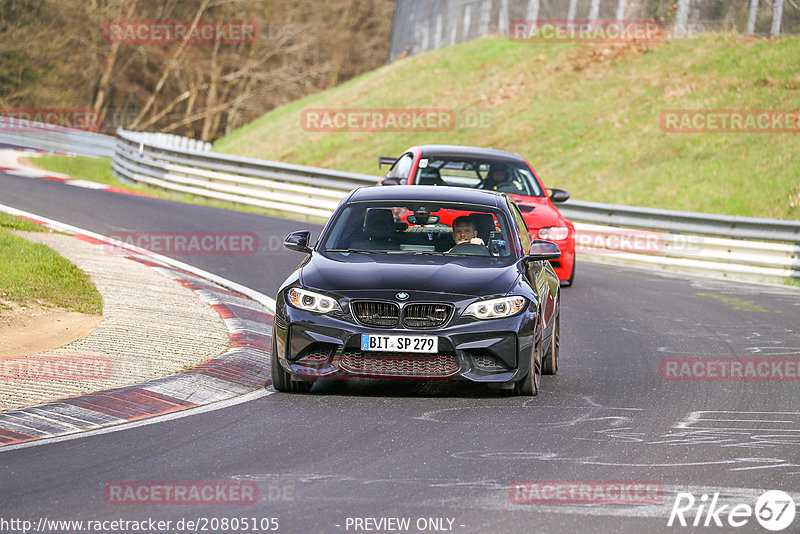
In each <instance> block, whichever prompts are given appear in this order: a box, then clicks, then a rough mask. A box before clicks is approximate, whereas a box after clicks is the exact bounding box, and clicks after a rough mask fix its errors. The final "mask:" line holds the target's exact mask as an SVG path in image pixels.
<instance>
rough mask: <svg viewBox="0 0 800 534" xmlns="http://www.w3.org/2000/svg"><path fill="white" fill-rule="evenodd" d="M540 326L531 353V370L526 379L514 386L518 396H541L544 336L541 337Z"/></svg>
mask: <svg viewBox="0 0 800 534" xmlns="http://www.w3.org/2000/svg"><path fill="white" fill-rule="evenodd" d="M539 330H541V327H540V326H537V332H536V335H534V338H535V340H534V342H533V350H532V351H531V368H530V371H528V374H526V375H525V378H523V379H522V380H520V381H519V382H517V383H516V385H515V386H514V392H515V393H516V394H517V395H522V396H524V397H533V396H535V395H538V394H539V385H540V384H541V382H542V336H541V335H540V332H539Z"/></svg>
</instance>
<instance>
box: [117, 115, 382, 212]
mask: <svg viewBox="0 0 800 534" xmlns="http://www.w3.org/2000/svg"><path fill="white" fill-rule="evenodd" d="M117 135H118V138H117V146H116V150H115V153H114V159H113V161H112V169H113V171H114V173H115V174H116V175H117V176H119V177H120V178H122V179H123V180H129V181H134V182H142V183H146V184H150V185H154V186H156V187H161V188H164V189H168V190H172V191H179V192H183V193H190V194H193V195H198V196H201V197H205V198H212V199H217V200H226V201H230V202H236V203H240V204H247V205H250V206H257V207H260V208H266V209H270V210H274V211H279V212H285V213H291V214H292V215H294V216H304V215H305V216H308V217H311V218H316V219H327V218H328V217H329V216H330V214H331V213H332V212H333V210H334V208H335V207H336V205H337V204H338V203H339V201H340V200H341V199H342V198H343V197H344V196H345V195H346V194H347V193H348V192H349V191H351V190H352V189H355V188H356V187H360V186H365V185H374V184H375V183H377V181H378V178H377V177H375V176H369V175H366V174H356V173H350V172H341V171H333V170H328V169H320V168H316V167H307V166H304V165H292V164H288V163H280V162H275V161H265V160H260V159H255V158H244V157H239V156H232V155H228V154H219V153H215V152H207V151H200V150H191V149H184V148H179V147H174V146H168V145H165V144H162V143H158V142H155V141H152V140H151V139H150V138H148V137H147V136H145V135H143V134H141V133H138V132H129V131H126V130H121V129H120V130H118V131H117Z"/></svg>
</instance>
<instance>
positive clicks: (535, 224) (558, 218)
mask: <svg viewBox="0 0 800 534" xmlns="http://www.w3.org/2000/svg"><path fill="white" fill-rule="evenodd" d="M511 198H513V199H514V202H515V203H516V204H517V206H519V209H520V212H522V217H523V219H525V224H527V225H528V228H530V229H534V228H535V229H539V228H546V227H548V226H569V223H568V222H567V220H566V218H565V217H564V216H563V215H561V212H560V211H558V208H556V207H555V206H553V203H552V202H550V201H549V200H548V199H547V198H537V197H524V196H519V195H511ZM531 207H532V208H533V209H532V210H530V209H528V208H531ZM526 209H527V211H526Z"/></svg>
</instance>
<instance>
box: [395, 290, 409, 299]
mask: <svg viewBox="0 0 800 534" xmlns="http://www.w3.org/2000/svg"><path fill="white" fill-rule="evenodd" d="M395 296H396V297H397V299H398V300H406V299H407V298H408V293H404V292H400V293H398V294H397V295H395Z"/></svg>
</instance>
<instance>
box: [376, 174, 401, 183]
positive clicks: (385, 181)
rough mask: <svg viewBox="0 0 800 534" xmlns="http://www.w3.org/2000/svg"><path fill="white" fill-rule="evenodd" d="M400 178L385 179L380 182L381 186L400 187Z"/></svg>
mask: <svg viewBox="0 0 800 534" xmlns="http://www.w3.org/2000/svg"><path fill="white" fill-rule="evenodd" d="M401 180H402V178H400V177H399V176H392V177H391V178H389V177H387V178H384V179H383V180H381V185H400V181H401Z"/></svg>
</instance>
